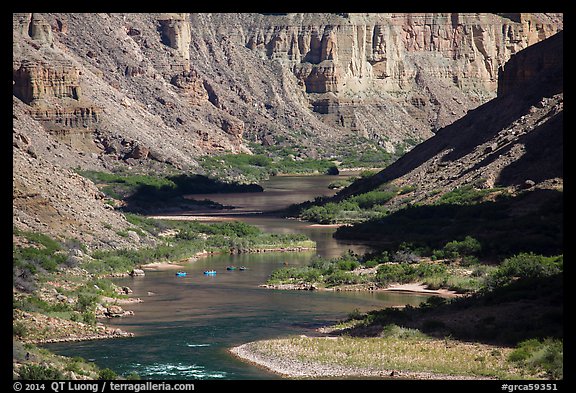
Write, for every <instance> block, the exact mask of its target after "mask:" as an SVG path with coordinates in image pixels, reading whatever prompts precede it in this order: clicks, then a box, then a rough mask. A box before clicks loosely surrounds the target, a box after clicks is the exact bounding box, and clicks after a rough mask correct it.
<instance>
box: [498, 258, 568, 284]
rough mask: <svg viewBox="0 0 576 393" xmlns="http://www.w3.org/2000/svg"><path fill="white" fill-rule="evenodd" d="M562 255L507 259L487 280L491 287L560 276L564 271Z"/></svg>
mask: <svg viewBox="0 0 576 393" xmlns="http://www.w3.org/2000/svg"><path fill="white" fill-rule="evenodd" d="M563 261H564V258H563V256H562V255H559V256H552V257H546V256H543V255H537V254H534V253H520V254H518V255H515V256H513V257H510V258H507V259H505V260H504V262H502V264H501V265H500V266H499V267H498V269H497V270H495V271H494V272H492V273H491V274H490V276H489V277H488V279H487V284H488V286H489V287H491V288H494V287H499V286H503V285H507V284H509V283H511V282H512V281H514V280H521V279H537V278H544V277H549V276H553V275H556V274H559V273H561V272H562V271H563V264H564V262H563Z"/></svg>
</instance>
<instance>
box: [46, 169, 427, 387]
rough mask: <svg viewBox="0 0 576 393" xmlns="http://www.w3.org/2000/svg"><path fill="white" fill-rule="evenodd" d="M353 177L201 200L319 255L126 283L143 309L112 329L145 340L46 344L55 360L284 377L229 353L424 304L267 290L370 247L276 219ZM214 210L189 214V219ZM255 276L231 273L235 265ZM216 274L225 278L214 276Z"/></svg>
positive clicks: (369, 295)
mask: <svg viewBox="0 0 576 393" xmlns="http://www.w3.org/2000/svg"><path fill="white" fill-rule="evenodd" d="M342 177H343V176H278V177H273V178H272V179H270V180H269V181H266V182H264V183H263V184H262V186H263V187H264V192H262V193H250V194H214V195H200V196H198V195H195V196H194V198H197V199H204V198H208V199H211V200H214V201H217V202H220V203H223V204H225V205H233V206H237V208H236V209H233V210H230V211H228V212H226V214H225V215H223V216H222V219H225V218H227V219H230V218H231V217H232V218H234V219H238V220H242V221H245V222H247V223H250V224H253V225H257V226H258V227H260V228H262V229H263V230H266V231H270V232H285V233H286V232H288V233H298V232H299V233H305V234H307V235H308V236H309V237H311V238H312V239H313V240H315V241H316V242H317V249H316V251H314V252H301V253H263V254H241V255H214V256H209V257H206V258H201V259H199V260H197V261H195V262H191V263H189V264H187V265H184V266H183V267H182V270H185V271H186V272H187V273H188V274H187V276H186V277H176V275H175V272H174V270H164V271H162V270H160V271H148V272H147V273H146V276H144V277H134V278H121V279H117V280H115V282H116V284H118V285H122V286H129V287H130V288H131V289H132V290H133V294H132V296H134V297H139V298H141V299H142V300H143V302H142V303H138V304H134V305H130V306H126V308H128V309H131V310H133V311H134V315H133V316H128V317H123V318H117V319H112V320H110V321H108V322H106V323H107V324H108V325H110V326H116V327H119V328H121V329H123V330H127V331H130V332H134V333H135V337H132V338H123V339H112V340H97V341H85V342H74V343H57V344H50V345H46V347H47V348H49V349H50V350H52V351H54V352H55V353H58V354H62V355H67V356H81V357H83V358H85V359H88V360H91V361H94V362H96V363H97V364H98V365H99V366H100V367H107V368H110V369H112V370H114V371H115V372H116V373H118V374H123V375H128V374H131V373H136V374H138V375H140V376H141V378H142V379H146V380H148V379H162V380H168V379H180V380H186V379H233V380H241V379H277V378H279V377H278V376H276V375H274V374H272V373H269V372H267V371H265V370H263V369H262V368H259V367H256V366H253V365H251V364H248V363H246V362H243V361H241V360H239V359H237V358H235V357H234V356H232V355H231V354H230V353H229V352H228V349H229V348H231V347H233V346H236V345H240V344H243V343H246V342H249V341H255V340H260V339H267V338H276V337H283V336H288V335H294V334H306V335H314V334H316V333H315V329H316V328H318V327H320V326H323V325H327V324H330V323H334V322H336V321H338V320H342V319H344V318H346V316H347V315H348V314H349V313H350V312H352V311H354V310H359V311H369V310H373V309H380V308H384V307H389V306H397V305H405V304H411V305H418V304H420V303H421V302H422V301H424V300H426V298H427V296H425V295H421V294H405V293H393V292H386V293H383V292H377V293H375V292H332V291H278V290H270V289H264V288H260V287H259V285H260V284H262V283H264V282H265V281H266V280H267V279H268V278H269V276H270V274H271V273H272V272H273V271H274V270H276V269H278V268H280V267H282V266H284V265H290V266H302V265H307V264H308V263H309V262H310V260H311V258H313V257H314V256H315V255H320V256H323V257H335V256H339V255H341V254H342V253H344V252H347V251H348V250H352V251H354V252H357V253H364V252H366V251H369V250H370V247H369V246H367V245H363V244H358V243H346V242H341V241H337V240H335V239H333V238H332V233H333V231H334V230H335V229H334V228H329V227H328V228H327V227H321V226H320V227H319V226H312V225H310V224H308V223H305V222H300V221H296V220H286V219H281V218H275V217H270V216H267V215H259V214H254V213H256V212H269V211H272V210H276V209H279V208H282V207H286V206H288V205H289V204H291V203H297V202H302V201H305V200H309V199H313V198H314V197H316V196H319V195H332V194H333V193H334V191H332V190H330V189H328V187H327V186H328V184H330V183H331V182H332V181H334V180H336V179H341V178H342ZM201 214H206V212H199V211H198V212H182V213H181V215H183V216H190V215H195V216H197V215H201ZM229 265H234V266H246V267H247V270H244V271H241V270H232V271H227V270H226V266H229ZM207 269H214V270H216V271H217V272H218V273H217V274H216V275H214V276H206V275H204V274H203V272H204V271H205V270H207Z"/></svg>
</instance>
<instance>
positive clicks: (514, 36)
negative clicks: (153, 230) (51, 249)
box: [12, 13, 563, 245]
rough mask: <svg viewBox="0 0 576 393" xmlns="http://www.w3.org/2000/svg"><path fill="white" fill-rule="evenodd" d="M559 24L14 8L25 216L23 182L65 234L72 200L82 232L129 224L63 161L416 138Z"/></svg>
mask: <svg viewBox="0 0 576 393" xmlns="http://www.w3.org/2000/svg"><path fill="white" fill-rule="evenodd" d="M562 28H563V21H562V15H561V14H560V15H558V14H501V15H497V14H442V13H440V14H285V15H270V14H268V15H266V14H248V13H246V14H229V13H225V14H209V13H201V14H185V13H182V14H120V13H93V14H89V13H83V14H77V13H71V14H59V13H58V14H56V13H42V14H36V13H34V14H32V13H20V14H13V59H12V61H13V95H14V100H13V103H14V104H13V108H14V118H15V119H14V127H13V146H14V157H15V159H14V162H15V167H17V168H18V171H16V170H15V172H14V176H13V179H14V183H15V184H16V185H17V187H16V189H17V191H16V192H15V194H14V198H15V201H16V202H15V206H14V209H15V217H17V218H18V220H17V221H18V223H17V224H15V225H16V226H18V227H22V228H27V229H39V228H40V223H39V222H37V221H36V218H35V217H34V215H33V214H31V213H30V206H29V205H27V204H26V203H24V201H31V200H32V199H27V198H21V197H20V194H19V193H20V191H22V193H23V194H26V195H40V196H41V198H42V201H40V200H38V203H37V204H36V203H34V204H33V206H34V209H40V208H39V206H41V205H42V204H44V206H46V209H47V210H46V211H47V212H51V213H50V214H53V216H51V218H50V217H47V219H48V220H50V222H51V223H54V226H53V228H54V229H57V232H56V233H59V232H58V231H59V230H60V226H59V225H56V223H57V221H58V220H57V219H56V217H58V216H62V217H64V216H66V215H67V214H70V215H72V210H74V209H76V208H78V211H76V212H75V213H74V214H73V215H74V220H73V221H70V222H69V223H72V222H74V225H75V226H76V228H75V229H70V234H72V233H74V234H78V235H80V234H82V233H86V235H85V236H84V235H82V237H83V238H86V239H91V240H94V241H96V243H102V242H100V241H99V240H98V239H99V238H102V239H107V238H108V236H109V235H110V233H113V232H114V230H124V229H126V225H127V224H126V223H125V222H124V221H123V220H122V219H120V218H118V217H116V216H114V214H113V212H112V211H111V210H110V209H109V208H106V207H103V206H102V205H104V204H103V201H101V200H96V204H98V205H100V206H99V207H98V208H96V206H92V205H91V204H88V205H87V206H83V207H86V208H87V209H88V210H91V209H92V208H93V209H97V210H98V212H104V211H105V212H106V213H102V216H103V217H108V216H110V217H108V218H107V221H108V222H110V223H111V224H110V225H112V227H113V230H106V231H103V232H102V236H101V237H100V236H98V231H97V230H96V229H95V227H94V223H93V222H92V221H93V220H91V218H89V217H90V216H89V215H88V213H87V211H84V210H83V209H82V208H81V206H77V204H76V199H77V198H79V199H82V198H83V197H86V196H83V197H81V196H80V194H76V193H75V192H73V190H69V191H70V192H68V193H64V194H65V195H67V198H69V200H65V199H62V198H63V197H62V193H61V192H60V191H59V190H58V189H56V188H54V187H52V186H47V185H46V186H44V185H45V183H46V179H44V178H43V177H42V176H46V177H47V178H48V179H49V180H51V181H52V180H54V179H55V178H54V177H51V176H52V175H51V174H52V173H53V172H55V171H56V172H58V175H59V177H58V181H59V182H60V181H61V182H63V183H67V184H70V185H71V186H72V185H74V186H79V187H84V186H81V185H79V184H78V182H77V179H76V178H75V177H74V174H73V172H72V171H71V170H70V169H71V168H80V169H92V170H100V171H109V170H114V169H123V170H132V169H133V168H135V169H136V170H137V171H173V170H177V171H188V172H201V170H200V169H199V165H198V158H199V157H201V156H202V155H205V154H218V153H223V152H232V153H237V152H249V149H248V147H247V146H248V143H247V142H257V143H262V144H265V145H268V146H274V145H282V144H284V145H290V146H291V147H292V146H298V149H299V153H300V154H301V156H302V157H314V158H327V157H333V156H334V154H335V153H336V152H337V151H338V149H339V148H341V147H343V146H345V147H346V148H347V149H349V147H350V144H351V143H350V141H351V140H355V141H363V139H362V138H359V136H360V137H364V138H367V139H370V140H371V143H377V144H379V145H380V146H384V147H385V148H386V149H387V150H388V151H390V152H394V151H396V150H398V149H400V150H401V151H405V150H409V149H410V148H411V147H412V146H413V145H415V144H416V143H417V142H420V141H423V140H425V139H428V138H430V137H432V136H434V132H435V131H436V130H438V129H441V128H442V127H445V126H447V125H448V124H451V123H452V122H454V121H455V120H458V119H460V118H461V117H462V116H464V115H465V114H466V113H467V112H468V111H470V110H472V109H474V108H476V107H477V106H478V105H481V104H483V103H485V102H486V100H488V99H489V98H492V97H493V96H494V95H495V93H496V86H497V83H498V68H499V67H500V66H501V65H502V64H504V62H505V61H507V60H508V59H509V58H510V56H512V55H513V54H514V53H516V52H518V51H520V50H521V49H523V48H526V47H528V46H530V45H533V44H534V43H536V42H539V41H541V40H543V39H545V38H546V37H549V36H550V35H552V34H553V33H555V32H556V31H559V30H561V29H562ZM509 75H511V74H509ZM518 77H520V76H518ZM503 86H505V85H503ZM55 168H58V169H55ZM23 184H25V187H24V186H23ZM18 190H20V191H18ZM87 198H88V199H90V198H91V197H90V196H87ZM90 200H91V199H90ZM46 201H50V202H46ZM67 205H69V206H71V207H67ZM38 211H39V210H38ZM93 211H94V212H95V211H96V210H93ZM113 217H114V218H113ZM80 221H84V222H83V223H80ZM51 226H52V225H47V226H46V227H44V229H47V228H48V227H51ZM79 228H83V229H82V230H80V229H79ZM87 228H91V229H90V230H87ZM61 233H62V234H64V233H65V232H61ZM67 235H68V234H67ZM107 241H108V240H106V241H105V242H104V243H106V242H107ZM100 245H101V244H100Z"/></svg>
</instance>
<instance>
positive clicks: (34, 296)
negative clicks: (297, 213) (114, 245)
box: [12, 214, 315, 379]
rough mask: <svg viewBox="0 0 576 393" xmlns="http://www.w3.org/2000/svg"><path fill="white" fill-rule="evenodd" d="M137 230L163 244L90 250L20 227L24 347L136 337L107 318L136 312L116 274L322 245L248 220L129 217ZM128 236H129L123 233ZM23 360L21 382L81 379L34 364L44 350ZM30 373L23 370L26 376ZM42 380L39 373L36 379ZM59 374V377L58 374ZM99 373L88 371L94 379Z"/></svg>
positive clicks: (17, 277)
mask: <svg viewBox="0 0 576 393" xmlns="http://www.w3.org/2000/svg"><path fill="white" fill-rule="evenodd" d="M126 218H127V219H128V221H129V222H130V223H131V224H132V225H133V229H132V231H133V232H136V233H137V234H138V235H140V236H142V237H147V238H154V239H155V244H154V245H150V246H147V247H142V248H139V249H106V250H93V251H91V250H88V249H87V247H86V246H84V245H82V244H78V242H76V241H73V240H67V241H57V240H55V239H52V238H50V237H49V236H46V235H43V234H39V233H32V232H25V231H20V230H17V229H14V244H13V282H14V289H13V301H12V303H13V338H14V340H15V342H18V343H20V344H19V345H26V346H27V348H30V349H32V348H36V347H35V345H36V344H42V343H47V342H55V341H79V340H93V339H105V338H116V337H130V336H132V334H131V333H129V332H125V331H122V330H120V329H114V328H109V327H106V326H105V325H104V324H103V323H102V322H101V320H102V319H105V318H115V317H122V316H126V315H131V311H127V310H125V308H129V305H130V304H131V303H132V302H139V301H140V299H134V298H131V297H130V294H131V292H132V291H131V289H130V288H129V287H118V286H116V285H115V284H114V283H113V282H112V281H111V280H110V278H111V277H114V276H118V275H127V274H130V272H136V273H138V272H139V270H140V269H141V268H142V267H143V265H146V264H150V263H159V262H167V263H173V262H176V263H178V262H183V261H184V262H189V261H191V260H193V259H194V258H196V257H197V256H198V255H207V254H210V253H243V252H261V251H271V250H274V251H301V250H309V249H314V248H315V243H314V242H313V241H311V240H309V239H308V238H307V237H306V236H303V235H298V234H294V235H291V234H268V233H264V232H262V231H261V230H260V229H258V228H256V227H253V226H251V225H248V224H245V223H241V222H225V223H209V224H207V223H199V222H195V221H174V220H155V219H150V218H145V217H143V216H139V215H135V214H126ZM119 235H121V234H119ZM36 352H37V355H36V356H35V357H34V358H33V360H30V359H32V358H31V357H30V356H28V357H24V358H23V359H21V358H18V359H15V360H14V361H15V363H14V370H15V371H14V372H15V378H24V377H27V376H30V375H29V374H28V372H32V371H34V372H39V373H40V375H48V374H46V373H48V372H49V373H55V374H54V375H57V376H58V377H59V378H60V377H62V378H63V379H69V378H77V377H79V376H78V373H71V372H69V371H67V370H66V367H67V366H66V365H64V366H62V365H61V364H60V363H59V365H57V366H54V367H52V366H49V367H48V368H49V369H46V370H44V369H43V370H36V369H33V370H29V367H28V366H30V367H32V366H34V367H35V366H37V365H39V364H43V362H47V364H51V361H50V360H49V359H48V358H49V357H48V356H44V352H43V351H40V350H36ZM42 359H44V360H42ZM21 371H22V372H21ZM33 375H35V374H33ZM50 375H52V374H50ZM88 375H90V376H94V373H92V372H91V373H88V374H86V376H88Z"/></svg>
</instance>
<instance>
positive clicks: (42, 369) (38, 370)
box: [19, 364, 64, 380]
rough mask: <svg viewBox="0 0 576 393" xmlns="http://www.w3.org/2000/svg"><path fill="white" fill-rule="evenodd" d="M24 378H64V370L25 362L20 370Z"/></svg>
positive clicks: (21, 377)
mask: <svg viewBox="0 0 576 393" xmlns="http://www.w3.org/2000/svg"><path fill="white" fill-rule="evenodd" d="M19 374H20V379H22V380H60V379H64V375H63V374H62V371H60V370H58V369H56V368H53V367H48V366H42V365H39V364H25V365H23V366H22V367H20V370H19Z"/></svg>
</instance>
